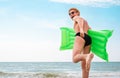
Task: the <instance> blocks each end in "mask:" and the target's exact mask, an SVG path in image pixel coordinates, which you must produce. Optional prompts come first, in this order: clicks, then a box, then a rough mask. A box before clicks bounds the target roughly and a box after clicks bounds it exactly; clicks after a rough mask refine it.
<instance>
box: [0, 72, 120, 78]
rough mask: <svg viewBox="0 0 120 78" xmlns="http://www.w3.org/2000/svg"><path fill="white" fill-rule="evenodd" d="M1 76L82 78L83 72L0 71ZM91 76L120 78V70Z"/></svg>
mask: <svg viewBox="0 0 120 78" xmlns="http://www.w3.org/2000/svg"><path fill="white" fill-rule="evenodd" d="M0 78H81V72H79V73H78V72H76V73H75V72H74V73H73V72H66V73H65V72H63V73H62V72H61V73H60V72H59V73H57V72H56V73H55V72H0ZM89 78H120V72H90V77H89Z"/></svg>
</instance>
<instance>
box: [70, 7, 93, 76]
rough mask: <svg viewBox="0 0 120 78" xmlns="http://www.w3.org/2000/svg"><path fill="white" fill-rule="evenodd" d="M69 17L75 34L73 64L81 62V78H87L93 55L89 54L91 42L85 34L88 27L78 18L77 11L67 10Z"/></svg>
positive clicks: (84, 21)
mask: <svg viewBox="0 0 120 78" xmlns="http://www.w3.org/2000/svg"><path fill="white" fill-rule="evenodd" d="M69 16H70V18H71V19H72V20H73V21H74V31H75V32H76V35H75V36H76V37H75V41H74V48H73V62H74V63H78V62H80V61H81V66H82V78H88V77H89V70H90V64H91V61H92V59H93V57H94V55H93V54H92V53H90V47H91V43H92V40H91V37H90V36H89V35H88V34H87V31H88V29H90V27H89V25H88V23H87V21H86V20H85V19H83V18H82V17H80V12H79V10H78V9H76V8H71V9H69Z"/></svg>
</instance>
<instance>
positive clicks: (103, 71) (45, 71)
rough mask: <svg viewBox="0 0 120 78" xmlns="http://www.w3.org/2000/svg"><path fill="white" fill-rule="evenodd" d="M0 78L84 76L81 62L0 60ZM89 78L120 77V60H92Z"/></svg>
mask: <svg viewBox="0 0 120 78" xmlns="http://www.w3.org/2000/svg"><path fill="white" fill-rule="evenodd" d="M0 78H82V74H81V66H80V63H72V62H0ZM89 78H120V62H92V64H91V69H90V75H89Z"/></svg>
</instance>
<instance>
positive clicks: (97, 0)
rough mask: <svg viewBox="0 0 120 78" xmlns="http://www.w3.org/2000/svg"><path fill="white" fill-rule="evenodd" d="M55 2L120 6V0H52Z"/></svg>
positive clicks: (94, 5) (93, 5)
mask: <svg viewBox="0 0 120 78" xmlns="http://www.w3.org/2000/svg"><path fill="white" fill-rule="evenodd" d="M50 1H53V2H61V3H69V4H80V5H84V6H92V7H110V6H120V0H50Z"/></svg>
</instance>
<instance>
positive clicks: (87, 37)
mask: <svg viewBox="0 0 120 78" xmlns="http://www.w3.org/2000/svg"><path fill="white" fill-rule="evenodd" d="M75 36H80V32H78V33H76V35H75ZM83 39H84V40H85V46H88V45H90V44H91V43H92V39H91V37H90V36H89V35H88V34H86V33H84V38H83Z"/></svg>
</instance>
